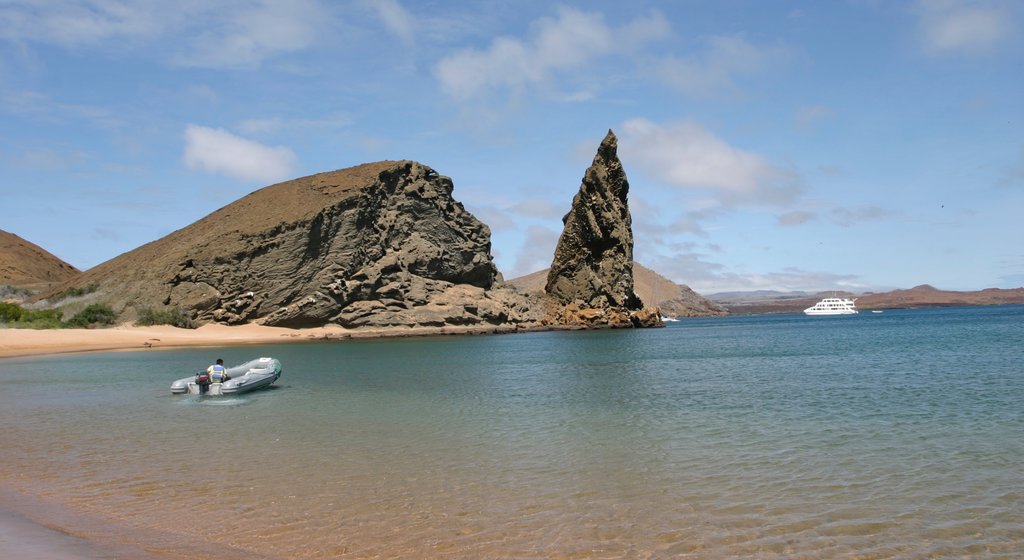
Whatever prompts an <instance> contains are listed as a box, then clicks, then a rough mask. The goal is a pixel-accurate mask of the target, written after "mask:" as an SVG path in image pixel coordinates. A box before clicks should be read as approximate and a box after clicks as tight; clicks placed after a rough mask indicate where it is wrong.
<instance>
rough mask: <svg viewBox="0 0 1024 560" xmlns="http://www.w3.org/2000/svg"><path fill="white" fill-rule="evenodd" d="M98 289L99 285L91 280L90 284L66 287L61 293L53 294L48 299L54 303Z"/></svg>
mask: <svg viewBox="0 0 1024 560" xmlns="http://www.w3.org/2000/svg"><path fill="white" fill-rule="evenodd" d="M98 289H100V285H99V284H97V283H95V282H93V283H92V284H89V285H87V286H84V287H81V288H68V289H66V290H64V291H63V292H61V293H59V294H57V295H55V296H53V297H52V298H50V301H51V302H54V303H56V302H58V301H60V300H63V299H67V298H72V297H80V296H84V295H88V294H91V293H93V292H95V291H96V290H98Z"/></svg>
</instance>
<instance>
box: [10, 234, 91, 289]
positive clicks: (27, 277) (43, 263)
mask: <svg viewBox="0 0 1024 560" xmlns="http://www.w3.org/2000/svg"><path fill="white" fill-rule="evenodd" d="M78 274H80V273H79V270H78V269H77V268H75V267H73V266H71V265H70V264H68V263H66V262H64V261H62V260H60V259H59V258H57V257H55V256H54V255H52V254H51V253H49V252H48V251H46V250H45V249H43V248H42V247H39V246H38V245H36V244H34V243H30V242H28V241H25V240H24V239H22V238H20V237H18V236H17V235H14V234H13V233H8V232H6V231H3V230H0V284H7V285H11V286H18V287H36V286H46V285H49V284H53V283H56V282H62V281H64V280H67V279H69V278H72V277H74V276H76V275H78Z"/></svg>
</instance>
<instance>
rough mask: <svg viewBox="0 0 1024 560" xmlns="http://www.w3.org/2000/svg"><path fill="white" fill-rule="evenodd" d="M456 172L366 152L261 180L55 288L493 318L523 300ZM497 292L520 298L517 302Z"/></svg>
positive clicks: (393, 314) (121, 301) (173, 303)
mask: <svg viewBox="0 0 1024 560" xmlns="http://www.w3.org/2000/svg"><path fill="white" fill-rule="evenodd" d="M453 188H454V187H453V184H452V181H451V179H449V178H448V177H443V176H440V175H438V174H437V172H436V171H434V170H433V169H431V168H429V167H427V166H425V165H422V164H420V163H417V162H413V161H397V162H396V161H382V162H377V163H368V164H364V165H359V166H356V167H351V168H348V169H342V170H338V171H332V172H327V173H320V174H317V175H312V176H309V177H303V178H300V179H295V180H292V181H287V182H284V183H279V184H276V185H271V186H269V187H266V188H263V189H260V190H258V191H255V192H253V193H251V194H249V195H248V196H246V197H244V198H242V199H240V200H238V201H236V202H234V203H232V204H229V205H227V206H225V207H223V208H221V209H219V210H217V211H216V212H214V213H212V214H210V215H209V216H207V217H205V218H203V219H201V220H199V221H197V222H196V223H194V224H192V225H190V226H188V227H185V228H183V229H180V230H178V231H175V232H174V233H171V234H170V235H168V236H166V237H164V238H161V239H158V240H156V241H153V242H151V243H148V244H146V245H143V246H142V247H139V248H137V249H135V250H133V251H130V252H128V253H125V254H123V255H121V256H119V257H116V258H114V259H112V260H110V261H107V262H105V263H103V264H101V265H99V266H97V267H95V268H92V269H90V270H89V271H87V272H85V273H83V274H82V275H81V276H80V277H78V278H76V279H74V280H73V281H71V282H68V283H66V284H65V285H63V286H60V287H59V288H57V289H55V290H54V293H56V292H57V291H59V290H62V289H67V288H69V287H80V286H84V285H88V284H91V283H95V284H98V285H99V287H100V288H99V290H98V291H97V292H96V295H95V298H96V299H97V300H102V301H106V302H108V303H110V304H111V305H112V306H113V307H114V310H115V311H117V312H118V313H124V312H127V315H128V316H129V317H130V315H131V314H132V313H133V310H134V309H135V308H136V307H138V306H145V307H161V306H170V307H177V308H181V309H184V310H187V311H188V313H189V315H190V316H192V317H193V318H194V319H196V320H198V321H200V322H205V321H216V322H221V323H228V324H237V323H245V322H252V321H259V322H262V323H265V324H269V325H278V326H292V327H303V326H317V325H324V324H328V323H335V324H340V325H343V326H349V327H360V326H372V327H383V326H391V325H407V326H445V325H459V326H469V325H476V324H481V325H491V324H495V325H496V324H506V323H509V322H516V321H525V320H527V318H526V317H525V315H526V314H528V312H529V310H528V309H527V308H526V306H525V304H523V302H522V301H521V300H522V298H521V297H519V296H518V295H515V294H513V293H512V292H511V290H506V291H505V292H508V293H503V292H502V291H500V290H492V288H493V287H494V283H495V279H496V277H497V269H496V268H495V266H494V263H493V260H492V257H491V254H490V230H489V229H488V228H487V226H486V225H484V224H482V223H481V222H480V221H478V220H477V219H476V218H475V217H473V215H472V214H470V213H469V212H467V211H466V210H465V209H464V208H463V206H462V204H461V203H459V202H456V201H455V200H454V199H453V198H452V190H453ZM505 296H509V297H513V296H514V297H515V298H518V299H516V300H515V301H511V300H508V299H503V298H505Z"/></svg>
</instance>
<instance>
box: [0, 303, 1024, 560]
mask: <svg viewBox="0 0 1024 560" xmlns="http://www.w3.org/2000/svg"><path fill="white" fill-rule="evenodd" d="M0 336H2V333H0ZM259 355H270V356H274V357H276V358H279V359H280V360H281V361H282V363H283V364H284V374H283V376H282V378H281V379H280V381H279V382H278V386H277V387H275V388H272V389H270V390H266V391H261V392H257V393H253V394H249V395H244V396H241V397H229V398H221V399H213V398H200V397H193V396H172V395H170V392H169V385H170V382H171V381H172V380H174V379H176V378H178V377H182V376H184V375H187V374H188V373H189V372H190V371H194V370H195V369H197V368H202V367H205V365H207V364H208V363H210V362H211V361H212V360H213V359H215V358H218V357H223V358H224V359H225V361H226V362H228V363H231V364H234V363H240V362H243V361H245V360H248V359H250V358H252V357H256V356H259ZM0 382H2V383H3V387H4V390H3V391H0V422H2V425H3V426H4V429H3V430H2V431H0V448H2V454H0V484H2V485H3V486H5V487H7V488H9V489H15V490H17V491H19V492H22V493H26V494H29V495H32V496H39V497H41V498H43V499H46V500H56V501H59V502H60V503H61V504H63V505H64V506H67V507H68V508H69V509H70V510H72V511H77V512H81V513H83V514H86V515H88V516H90V517H91V518H93V519H100V520H104V522H105V523H106V525H107V526H108V529H107V530H109V531H114V533H117V534H119V535H120V537H119V538H123V539H125V540H126V541H131V540H132V539H136V540H138V539H145V540H146V542H147V544H148V547H149V549H150V550H153V551H157V552H160V551H164V552H167V551H171V552H174V551H177V553H180V554H185V555H189V554H193V555H195V556H203V555H204V554H207V553H208V554H209V555H210V556H216V555H217V551H221V552H222V553H223V552H224V551H233V552H236V553H237V554H238V555H239V557H243V556H244V557H256V556H262V557H267V558H330V557H339V556H340V557H351V558H393V557H418V558H449V557H465V558H673V557H686V558H722V557H729V556H735V557H756V558H1020V557H1022V556H1024V306H1003V307H990V308H956V309H933V310H906V311H886V312H885V313H883V314H871V313H862V314H861V315H860V316H857V317H839V318H808V317H803V316H796V315H786V316H760V317H745V318H744V317H740V318H725V319H693V320H686V321H682V322H679V323H674V324H671V325H670V326H669V327H667V328H665V329H658V330H642V331H603V332H550V333H531V334H521V335H507V336H477V337H473V336H470V337H439V338H421V339H401V340H377V341H343V342H337V341H335V342H324V343H308V344H288V345H277V346H260V347H232V348H223V349H189V350H165V351H145V352H131V353H103V354H88V355H78V356H64V357H49V358H44V359H31V360H29V359H15V360H3V361H0ZM109 527H114V528H115V529H109ZM118 531H120V533H118Z"/></svg>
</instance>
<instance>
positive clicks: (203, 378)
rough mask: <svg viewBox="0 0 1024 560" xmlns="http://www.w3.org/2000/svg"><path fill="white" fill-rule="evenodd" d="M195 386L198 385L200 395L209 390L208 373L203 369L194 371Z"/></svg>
mask: <svg viewBox="0 0 1024 560" xmlns="http://www.w3.org/2000/svg"><path fill="white" fill-rule="evenodd" d="M196 386H198V387H199V394H200V395H202V394H203V393H205V392H207V391H209V390H210V374H208V373H206V372H205V371H197V372H196Z"/></svg>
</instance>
